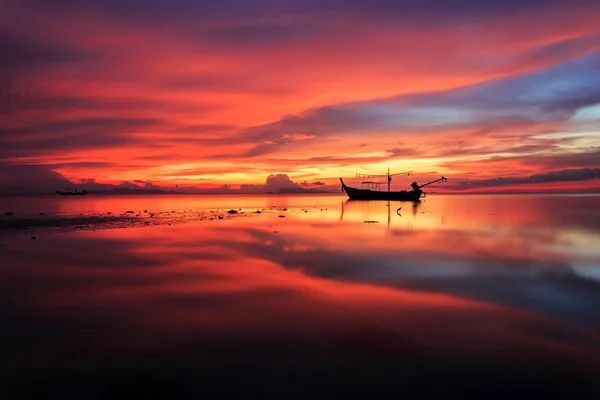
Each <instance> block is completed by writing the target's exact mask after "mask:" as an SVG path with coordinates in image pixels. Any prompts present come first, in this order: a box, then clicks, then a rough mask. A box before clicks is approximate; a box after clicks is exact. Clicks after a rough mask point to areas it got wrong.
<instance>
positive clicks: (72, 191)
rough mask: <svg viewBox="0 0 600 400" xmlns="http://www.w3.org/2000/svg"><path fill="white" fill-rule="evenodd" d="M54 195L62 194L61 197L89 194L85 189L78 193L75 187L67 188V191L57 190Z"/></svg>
mask: <svg viewBox="0 0 600 400" xmlns="http://www.w3.org/2000/svg"><path fill="white" fill-rule="evenodd" d="M54 193H56V194H60V195H61V196H83V195H85V194H87V192H86V191H85V189H83V190H81V191H78V190H77V188H76V187H75V186H73V188H72V189H71V188H67V189H65V190H55V191H54Z"/></svg>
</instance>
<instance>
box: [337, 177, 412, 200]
mask: <svg viewBox="0 0 600 400" xmlns="http://www.w3.org/2000/svg"><path fill="white" fill-rule="evenodd" d="M340 181H341V182H342V190H343V191H344V192H346V194H347V195H348V198H349V199H350V200H393V201H420V199H421V195H422V194H423V191H422V190H420V189H419V190H410V191H407V190H402V191H400V192H382V191H378V190H368V189H357V188H353V187H350V186H346V184H344V181H343V180H342V179H341V178H340Z"/></svg>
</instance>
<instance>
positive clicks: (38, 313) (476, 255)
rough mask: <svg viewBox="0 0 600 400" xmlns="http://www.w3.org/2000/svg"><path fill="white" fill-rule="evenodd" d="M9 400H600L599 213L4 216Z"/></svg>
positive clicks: (245, 208)
mask: <svg viewBox="0 0 600 400" xmlns="http://www.w3.org/2000/svg"><path fill="white" fill-rule="evenodd" d="M0 354H1V355H2V362H1V363H0V398H3V399H12V398H15V399H17V398H18V399H20V398H44V399H49V398H52V399H54V398H55V399H70V398H76V399H96V398H98V399H100V398H113V397H116V396H127V397H130V398H171V399H174V398H177V399H179V398H181V399H201V398H202V399H204V398H266V397H273V398H275V397H276V398H308V397H310V398H394V399H400V398H402V399H406V398H409V399H412V398H416V399H422V398H465V397H479V398H503V399H505V398H508V397H509V396H515V395H518V396H535V397H536V398H538V397H541V398H547V399H548V398H569V399H587V398H590V399H594V398H595V399H598V398H600V379H598V377H599V376H600V196H599V195H563V194H560V195H537V194H506V195H486V194H471V195H444V194H430V195H428V196H427V197H426V198H424V199H423V200H422V201H421V202H419V203H411V202H393V201H392V202H387V201H350V200H348V199H347V198H346V197H344V196H343V193H340V194H294V195H283V194H281V195H279V194H272V195H175V194H169V195H166V194H165V195H148V196H147V195H135V196H119V195H113V196H102V195H94V194H90V195H86V196H54V195H23V196H16V195H1V196H0Z"/></svg>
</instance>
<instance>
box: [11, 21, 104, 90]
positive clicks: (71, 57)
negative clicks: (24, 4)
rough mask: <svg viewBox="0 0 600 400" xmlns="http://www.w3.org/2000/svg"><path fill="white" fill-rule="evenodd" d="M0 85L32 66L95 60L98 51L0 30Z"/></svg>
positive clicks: (38, 66) (39, 66) (39, 68)
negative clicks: (95, 53) (0, 55)
mask: <svg viewBox="0 0 600 400" xmlns="http://www.w3.org/2000/svg"><path fill="white" fill-rule="evenodd" d="M0 54H2V57H0V89H1V88H2V87H3V86H5V85H8V83H10V79H12V78H14V77H15V76H16V75H18V74H21V73H23V72H28V71H29V70H32V69H35V70H42V69H44V68H48V67H50V66H52V65H59V64H67V63H74V62H78V61H90V60H93V58H94V57H95V55H93V54H92V53H91V52H90V51H88V50H85V49H79V48H76V47H73V46H69V45H63V44H56V43H52V42H49V41H47V40H44V39H43V38H40V39H29V38H26V37H20V36H16V35H13V34H7V33H6V32H2V31H0Z"/></svg>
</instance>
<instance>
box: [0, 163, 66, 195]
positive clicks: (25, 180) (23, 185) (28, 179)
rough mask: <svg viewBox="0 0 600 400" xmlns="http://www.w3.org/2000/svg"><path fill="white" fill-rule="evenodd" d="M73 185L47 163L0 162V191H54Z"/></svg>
mask: <svg viewBox="0 0 600 400" xmlns="http://www.w3.org/2000/svg"><path fill="white" fill-rule="evenodd" d="M72 185H73V184H72V183H71V182H70V181H69V180H68V179H67V178H65V177H64V176H63V175H61V174H59V173H58V172H55V171H52V170H51V169H49V168H48V167H47V166H45V165H23V164H15V163H2V162H0V193H13V192H18V193H54V191H55V190H57V189H58V190H61V189H64V188H65V187H71V186H72Z"/></svg>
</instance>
